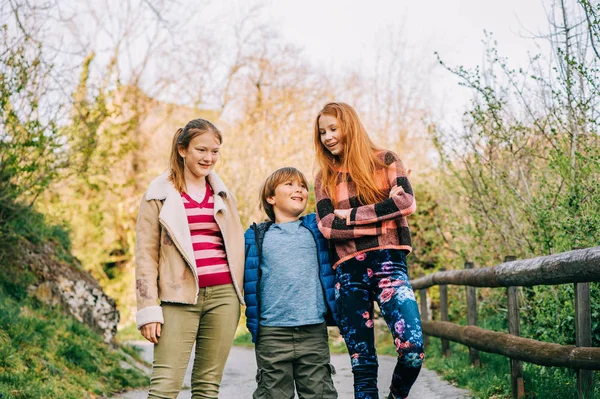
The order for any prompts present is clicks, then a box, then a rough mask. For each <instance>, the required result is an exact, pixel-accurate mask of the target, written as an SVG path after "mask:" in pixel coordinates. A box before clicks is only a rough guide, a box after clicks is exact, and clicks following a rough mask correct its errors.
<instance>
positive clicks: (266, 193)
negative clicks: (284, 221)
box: [259, 166, 308, 222]
mask: <svg viewBox="0 0 600 399" xmlns="http://www.w3.org/2000/svg"><path fill="white" fill-rule="evenodd" d="M289 180H291V181H296V182H299V183H303V184H304V185H305V186H306V187H308V182H307V181H306V177H305V176H304V174H303V173H302V172H300V171H299V170H298V169H296V168H293V167H291V166H286V167H284V168H280V169H277V170H276V171H275V172H273V173H271V175H270V176H269V177H267V179H266V180H265V182H264V183H263V184H262V187H261V188H260V194H259V200H260V202H259V207H260V209H262V210H263V211H265V213H266V214H267V216H268V217H269V219H271V220H272V221H273V222H274V221H275V211H273V205H271V204H269V203H268V202H267V198H268V197H272V196H274V195H275V188H277V186H278V185H280V184H282V183H285V182H286V181H289Z"/></svg>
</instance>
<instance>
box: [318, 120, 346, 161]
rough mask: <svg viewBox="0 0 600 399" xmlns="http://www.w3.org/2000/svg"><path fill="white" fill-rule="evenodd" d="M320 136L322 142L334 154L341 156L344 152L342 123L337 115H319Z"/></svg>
mask: <svg viewBox="0 0 600 399" xmlns="http://www.w3.org/2000/svg"><path fill="white" fill-rule="evenodd" d="M319 137H320V139H321V144H323V146H324V147H325V148H326V149H327V151H329V152H330V153H331V154H332V155H333V156H336V157H340V156H341V155H342V154H343V152H344V143H343V142H342V133H341V132H340V124H339V121H338V120H337V118H336V117H335V116H332V115H321V116H320V117H319Z"/></svg>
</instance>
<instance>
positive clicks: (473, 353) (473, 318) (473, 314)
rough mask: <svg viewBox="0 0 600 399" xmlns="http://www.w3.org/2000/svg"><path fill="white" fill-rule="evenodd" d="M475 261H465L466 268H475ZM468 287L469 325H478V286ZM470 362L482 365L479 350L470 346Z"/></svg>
mask: <svg viewBox="0 0 600 399" xmlns="http://www.w3.org/2000/svg"><path fill="white" fill-rule="evenodd" d="M473 267H474V266H473V262H465V269H473ZM466 288H467V325H469V326H476V325H477V288H475V287H471V286H468V285H467V286H466ZM469 362H470V363H471V366H475V367H481V360H480V359H479V351H478V350H477V349H475V348H469Z"/></svg>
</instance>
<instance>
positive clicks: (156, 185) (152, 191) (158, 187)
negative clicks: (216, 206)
mask: <svg viewBox="0 0 600 399" xmlns="http://www.w3.org/2000/svg"><path fill="white" fill-rule="evenodd" d="M169 175H170V172H169V171H168V170H167V171H165V172H163V173H162V174H161V175H160V176H158V177H157V178H156V179H154V180H152V182H151V183H150V187H149V188H148V191H147V192H146V200H147V201H150V200H161V201H162V200H165V199H167V196H168V195H169V194H171V195H172V194H173V193H172V191H175V192H177V190H175V187H174V186H173V183H171V181H169ZM207 178H208V183H209V184H210V186H211V187H212V189H213V191H214V193H215V194H217V195H219V196H221V197H222V198H223V199H227V198H228V197H229V195H230V194H229V190H228V189H227V186H225V183H223V180H221V178H220V177H219V176H217V174H216V173H215V172H213V171H210V173H209V174H208V177H207ZM177 194H178V195H179V193H177Z"/></svg>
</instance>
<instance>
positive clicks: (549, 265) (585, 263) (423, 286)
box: [412, 246, 600, 399]
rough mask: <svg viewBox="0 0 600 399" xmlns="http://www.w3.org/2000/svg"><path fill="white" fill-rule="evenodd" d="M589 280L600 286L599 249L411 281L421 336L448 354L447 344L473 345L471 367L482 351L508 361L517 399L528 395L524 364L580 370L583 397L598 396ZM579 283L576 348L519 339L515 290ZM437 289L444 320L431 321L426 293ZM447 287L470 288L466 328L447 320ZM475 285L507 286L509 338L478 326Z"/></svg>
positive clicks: (599, 360) (599, 356)
mask: <svg viewBox="0 0 600 399" xmlns="http://www.w3.org/2000/svg"><path fill="white" fill-rule="evenodd" d="M590 282H600V246H598V247H593V248H587V249H581V250H575V251H569V252H564V253H560V254H557V255H551V256H544V257H539V258H533V259H525V260H515V258H514V257H509V256H507V257H506V259H505V262H504V263H502V264H500V265H497V266H493V267H485V268H478V269H475V268H474V267H473V264H472V263H471V262H466V263H465V269H464V270H451V271H440V272H437V273H434V274H430V275H428V276H425V277H422V278H418V279H416V280H413V281H412V286H413V289H414V290H415V291H417V290H418V291H419V293H420V303H421V318H422V320H423V333H424V334H425V343H426V345H427V343H428V339H427V335H430V336H434V337H439V338H442V353H443V354H444V356H449V355H450V347H449V342H448V341H454V342H459V343H461V344H463V345H466V346H468V347H469V358H470V361H471V364H472V365H475V366H479V365H480V364H481V363H480V360H479V352H478V351H479V350H482V351H484V352H490V353H497V354H500V355H503V356H506V357H508V358H510V365H511V381H512V392H513V397H514V398H524V397H525V387H524V385H523V366H522V363H521V362H522V361H525V362H529V363H535V364H539V365H542V366H555V367H569V368H572V369H576V370H577V393H578V397H579V398H585V399H590V398H593V395H594V393H593V392H594V375H593V370H600V348H594V347H592V322H591V317H592V316H591V307H590ZM573 283H574V284H575V313H576V315H575V331H576V345H575V346H573V345H559V344H555V343H548V342H541V341H537V340H534V339H529V338H523V337H520V336H519V335H520V322H519V301H518V290H517V287H531V286H535V285H558V284H573ZM434 285H439V289H440V319H441V321H429V320H428V307H427V289H428V288H430V287H432V286H434ZM448 285H464V286H466V290H467V293H466V294H467V295H466V297H467V324H468V325H467V326H461V325H458V324H454V323H450V322H448ZM476 287H506V291H507V301H508V330H509V331H508V334H506V333H501V332H495V331H490V330H485V329H483V328H480V327H477V295H476Z"/></svg>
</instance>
